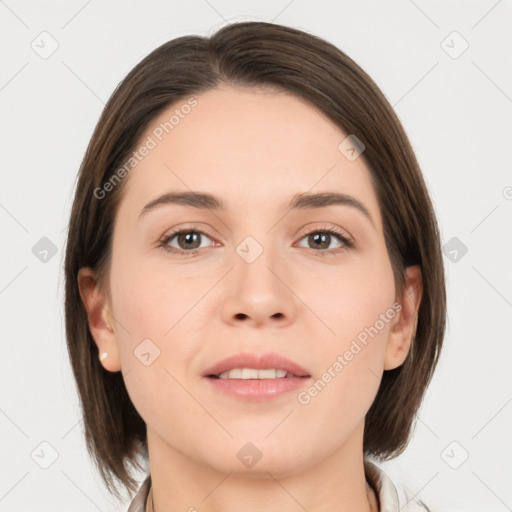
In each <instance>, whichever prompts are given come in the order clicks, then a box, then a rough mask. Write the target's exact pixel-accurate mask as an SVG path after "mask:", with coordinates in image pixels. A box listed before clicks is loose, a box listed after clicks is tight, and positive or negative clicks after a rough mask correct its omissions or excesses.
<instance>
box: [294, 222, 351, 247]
mask: <svg viewBox="0 0 512 512" xmlns="http://www.w3.org/2000/svg"><path fill="white" fill-rule="evenodd" d="M317 231H318V232H321V231H331V232H334V233H336V234H338V235H339V236H341V237H344V238H346V239H347V241H349V242H350V243H351V244H355V240H354V238H353V237H352V236H351V235H350V234H349V233H348V232H347V231H346V230H344V229H343V228H340V227H338V226H336V225H334V224H329V223H326V222H321V223H319V224H315V225H314V226H311V225H309V224H308V226H306V227H305V228H301V229H300V231H299V234H298V235H297V236H300V237H301V239H302V238H303V237H304V236H307V235H309V234H310V233H316V232H317Z"/></svg>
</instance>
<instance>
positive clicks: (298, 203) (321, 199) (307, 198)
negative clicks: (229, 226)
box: [139, 191, 375, 227]
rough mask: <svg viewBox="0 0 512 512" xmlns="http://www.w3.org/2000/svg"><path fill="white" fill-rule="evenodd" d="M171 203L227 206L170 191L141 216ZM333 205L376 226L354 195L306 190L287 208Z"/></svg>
mask: <svg viewBox="0 0 512 512" xmlns="http://www.w3.org/2000/svg"><path fill="white" fill-rule="evenodd" d="M170 204H177V205H181V206H188V207H192V208H199V209H208V210H215V211H218V210H225V209H226V206H225V204H224V203H223V201H222V200H221V199H219V198H218V197H215V196H214V195H212V194H208V193H206V192H193V191H189V192H187V191H185V192H168V193H166V194H163V195H161V196H159V197H157V198H156V199H153V200H152V201H150V202H149V203H147V204H146V206H144V208H143V209H142V211H141V212H140V214H139V218H140V217H142V216H143V215H145V214H146V213H148V212H149V211H151V210H153V209H155V208H156V207H158V206H163V205H170ZM332 205H343V206H350V207H352V208H355V209H357V210H359V211H360V212H361V213H362V214H363V215H364V216H365V217H366V218H367V219H368V220H369V221H370V223H371V224H372V225H373V226H374V227H375V223H374V221H373V218H372V216H371V214H370V212H369V210H368V209H367V208H366V206H364V204H363V203H361V202H360V201H359V200H358V199H356V198H355V197H353V196H350V195H347V194H341V193H339V192H319V193H310V192H304V193H300V194H295V195H294V196H292V198H291V199H290V201H289V203H288V207H287V209H288V210H309V209H314V208H323V207H325V206H332Z"/></svg>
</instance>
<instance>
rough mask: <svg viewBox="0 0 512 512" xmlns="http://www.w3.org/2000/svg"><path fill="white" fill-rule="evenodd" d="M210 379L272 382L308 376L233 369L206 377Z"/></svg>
mask: <svg viewBox="0 0 512 512" xmlns="http://www.w3.org/2000/svg"><path fill="white" fill-rule="evenodd" d="M206 377H208V378H210V379H239V380H274V379H294V378H298V379H306V378H308V377H310V375H295V374H294V373H291V372H288V371H286V370H284V369H275V368H268V369H258V368H233V369H231V370H228V371H225V372H222V373H220V374H218V375H215V374H211V375H206Z"/></svg>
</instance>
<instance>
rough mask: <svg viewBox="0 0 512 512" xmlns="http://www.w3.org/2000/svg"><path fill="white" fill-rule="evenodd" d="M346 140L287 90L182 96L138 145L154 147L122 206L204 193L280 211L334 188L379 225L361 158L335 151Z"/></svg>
mask: <svg viewBox="0 0 512 512" xmlns="http://www.w3.org/2000/svg"><path fill="white" fill-rule="evenodd" d="M191 105H193V106H191ZM347 135H348V134H346V133H344V132H343V131H342V130H341V129H340V128H339V127H338V126H336V125H335V124H334V123H333V122H332V121H331V120H330V119H329V118H328V117H327V116H326V115H324V114H323V113H322V112H320V111H319V110H318V109H317V108H315V106H313V105H311V104H310V103H308V102H306V101H305V100H303V99H301V98H298V97H296V96H294V95H292V94H290V93H287V92H280V91H275V90H271V89H262V88H259V89H254V88H240V87H228V86H222V87H219V88H218V89H214V90H211V91H207V92H203V93H201V94H197V95H194V96H193V99H191V98H184V99H183V100H181V101H179V102H176V103H175V104H173V105H171V106H169V107H168V108H167V109H166V110H165V111H164V112H162V113H161V114H160V115H159V116H158V117H157V118H155V119H154V120H153V121H152V123H151V124H150V125H149V127H148V128H147V130H146V132H145V134H144V135H143V136H142V137H141V140H140V141H139V144H138V148H140V147H141V146H142V145H144V144H146V145H148V146H151V149H150V150H149V151H147V152H146V153H147V154H146V156H144V157H143V158H142V159H141V160H140V161H139V162H138V163H137V165H136V166H135V167H134V168H133V169H132V170H131V171H130V173H129V177H128V178H129V179H128V183H127V184H126V185H127V188H126V190H125V193H124V199H123V201H122V204H121V208H123V204H124V207H125V208H126V207H128V206H130V208H133V209H136V210H138V211H137V212H134V214H135V213H137V215H138V213H140V210H141V209H142V208H143V207H144V205H145V204H146V203H147V202H148V201H150V200H151V199H153V198H154V197H156V196H158V195H161V194H163V193H165V192H167V191H170V190H172V191H175V190H182V191H190V190H200V191H207V192H209V193H211V194H212V195H215V196H218V197H220V198H222V199H223V203H225V204H226V205H227V207H233V208H234V209H238V210H240V208H253V207H259V208H261V206H262V204H263V203H262V201H264V204H265V205H266V206H267V207H269V208H271V207H272V205H275V206H276V208H282V207H283V205H284V204H285V203H288V201H289V199H290V197H291V196H293V195H294V194H297V193H303V192H320V191H322V192H323V191H326V190H334V191H338V192H342V193H347V194H350V195H353V196H355V197H357V198H358V199H360V200H361V201H362V202H364V203H365V204H366V206H367V207H368V209H369V210H370V211H371V213H372V216H373V217H374V218H375V219H376V220H377V221H378V222H379V223H380V216H379V212H378V204H377V198H376V196H375V193H374V191H373V186H372V184H371V179H370V173H369V170H368V168H367V167H366V165H365V163H364V161H363V159H362V158H358V159H356V160H354V161H350V160H348V159H347V158H346V157H345V156H344V155H343V154H342V153H341V151H340V149H339V148H338V146H339V145H340V143H341V142H342V141H343V140H344V139H345V138H346V137H347ZM135 149H137V148H135Z"/></svg>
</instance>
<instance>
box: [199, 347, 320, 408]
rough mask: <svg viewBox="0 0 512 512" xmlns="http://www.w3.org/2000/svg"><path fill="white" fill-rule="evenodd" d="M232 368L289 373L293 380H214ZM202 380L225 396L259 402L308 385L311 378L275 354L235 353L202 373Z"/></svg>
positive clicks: (302, 369) (291, 362)
mask: <svg viewBox="0 0 512 512" xmlns="http://www.w3.org/2000/svg"><path fill="white" fill-rule="evenodd" d="M233 368H256V369H258V370H266V369H270V368H275V369H276V370H286V371H287V372H289V373H292V374H293V375H294V377H282V378H276V379H229V378H228V379H219V378H215V377H216V376H218V375H220V374H221V373H223V372H225V371H228V370H232V369H233ZM203 378H205V380H206V381H207V382H208V383H209V385H210V386H212V388H213V389H215V390H216V391H221V392H223V393H225V394H226V395H228V396H231V397H234V398H237V399H242V400H244V401H251V402H263V401H266V400H269V399H272V398H276V397H279V396H282V395H284V394H286V393H289V392H291V391H297V390H298V389H299V388H302V387H304V386H306V385H309V382H310V380H311V375H309V373H308V372H307V370H305V369H304V368H302V366H300V365H299V364H297V363H295V362H294V361H292V360H290V359H288V358H287V357H284V356H281V355H279V354H275V353H265V354H251V353H243V354H235V355H233V356H230V357H228V358H226V359H223V360H222V361H219V362H217V363H216V364H214V365H213V366H211V367H210V368H208V369H207V370H206V371H205V372H204V374H203Z"/></svg>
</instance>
